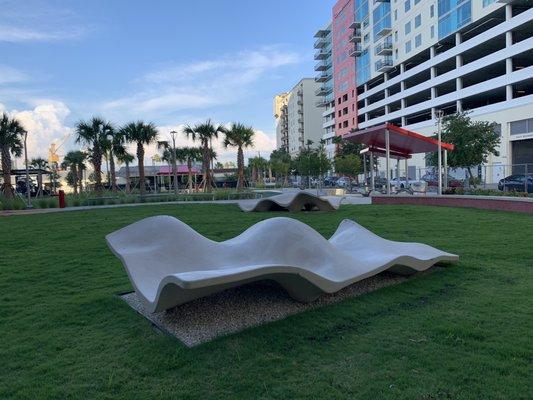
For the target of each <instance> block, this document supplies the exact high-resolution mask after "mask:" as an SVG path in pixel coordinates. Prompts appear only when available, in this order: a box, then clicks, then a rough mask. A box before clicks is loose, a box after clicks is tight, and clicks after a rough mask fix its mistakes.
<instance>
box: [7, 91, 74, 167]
mask: <svg viewBox="0 0 533 400" xmlns="http://www.w3.org/2000/svg"><path fill="white" fill-rule="evenodd" d="M2 110H5V107H4V106H2V104H0V111H2ZM6 111H7V110H6ZM7 112H8V113H9V114H10V115H11V116H13V117H14V118H16V119H18V120H19V121H20V123H21V124H22V125H23V126H24V129H26V130H27V131H28V157H29V158H35V157H44V158H48V149H49V147H50V145H51V144H52V142H54V141H55V142H56V143H59V142H61V141H62V140H63V138H64V137H65V136H66V135H68V134H70V133H71V132H72V128H71V127H69V126H67V125H66V123H65V120H66V119H67V117H68V116H69V114H70V110H69V108H68V107H67V106H66V104H64V103H62V102H60V101H54V100H36V101H35V102H34V106H33V108H32V109H28V110H11V111H7Z"/></svg>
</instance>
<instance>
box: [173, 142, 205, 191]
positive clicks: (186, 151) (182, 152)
mask: <svg viewBox="0 0 533 400" xmlns="http://www.w3.org/2000/svg"><path fill="white" fill-rule="evenodd" d="M202 154H203V153H202V148H200V147H179V148H178V149H176V158H177V159H178V160H179V162H185V163H187V176H188V179H187V186H188V187H189V191H190V192H192V190H193V189H194V185H193V181H192V175H193V174H192V163H193V162H197V161H201V160H202Z"/></svg>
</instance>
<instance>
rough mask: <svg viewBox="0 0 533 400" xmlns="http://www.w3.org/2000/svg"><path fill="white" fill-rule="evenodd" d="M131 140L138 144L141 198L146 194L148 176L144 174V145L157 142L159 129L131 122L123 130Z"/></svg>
mask: <svg viewBox="0 0 533 400" xmlns="http://www.w3.org/2000/svg"><path fill="white" fill-rule="evenodd" d="M121 131H122V133H123V134H124V135H126V137H127V138H129V140H131V141H132V142H135V143H137V160H138V162H139V180H140V189H141V196H143V195H144V194H145V193H146V186H145V184H146V176H145V172H144V145H150V144H153V143H155V142H157V136H158V133H157V128H156V126H155V125H154V124H153V123H151V122H150V123H148V124H146V123H144V122H143V121H137V122H130V123H129V124H127V125H126V126H124V127H123V128H122V129H121Z"/></svg>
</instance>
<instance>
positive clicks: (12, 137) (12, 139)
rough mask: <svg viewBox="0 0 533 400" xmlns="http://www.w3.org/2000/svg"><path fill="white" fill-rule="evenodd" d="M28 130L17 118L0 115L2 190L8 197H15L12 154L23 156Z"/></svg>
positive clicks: (4, 114)
mask: <svg viewBox="0 0 533 400" xmlns="http://www.w3.org/2000/svg"><path fill="white" fill-rule="evenodd" d="M25 134H26V131H25V130H24V128H23V127H22V124H21V123H20V122H19V121H17V120H16V119H15V118H11V117H9V116H8V115H7V114H6V113H2V116H1V117H0V156H1V157H2V174H3V180H4V182H3V184H2V190H1V191H2V192H3V193H4V196H6V197H7V198H13V186H12V185H11V155H13V156H15V157H21V156H22V150H23V148H24V145H23V136H24V135H25Z"/></svg>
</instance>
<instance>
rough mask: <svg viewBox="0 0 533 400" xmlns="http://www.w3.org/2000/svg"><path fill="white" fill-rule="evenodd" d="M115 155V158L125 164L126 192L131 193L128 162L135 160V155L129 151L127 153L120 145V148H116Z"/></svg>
mask: <svg viewBox="0 0 533 400" xmlns="http://www.w3.org/2000/svg"><path fill="white" fill-rule="evenodd" d="M117 150H118V151H116V153H115V154H116V156H117V160H118V161H119V162H120V163H122V164H124V165H125V166H126V193H127V194H130V193H131V174H130V164H131V163H132V162H133V160H135V156H134V155H133V154H131V153H128V151H127V150H126V147H125V146H122V147H121V148H120V149H117Z"/></svg>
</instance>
